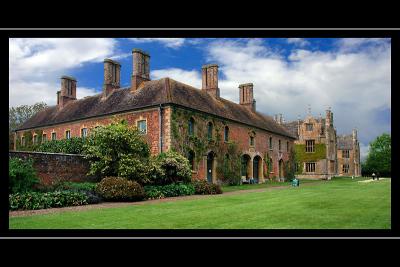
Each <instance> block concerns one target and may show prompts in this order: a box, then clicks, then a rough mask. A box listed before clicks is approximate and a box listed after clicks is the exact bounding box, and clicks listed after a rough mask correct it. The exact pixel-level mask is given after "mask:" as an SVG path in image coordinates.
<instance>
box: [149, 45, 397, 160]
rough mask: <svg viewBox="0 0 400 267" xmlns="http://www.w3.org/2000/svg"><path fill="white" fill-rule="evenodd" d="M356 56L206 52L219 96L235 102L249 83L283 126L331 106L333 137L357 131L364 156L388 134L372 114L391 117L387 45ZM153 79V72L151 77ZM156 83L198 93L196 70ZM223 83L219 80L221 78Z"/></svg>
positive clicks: (174, 72) (238, 49) (217, 48)
mask: <svg viewBox="0 0 400 267" xmlns="http://www.w3.org/2000/svg"><path fill="white" fill-rule="evenodd" d="M377 43H379V42H374V43H373V47H374V49H371V47H365V49H364V48H363V49H361V50H359V51H357V52H354V51H353V52H349V51H347V52H344V51H342V50H338V51H310V50H305V49H300V50H293V51H292V53H291V54H290V55H289V57H288V59H285V58H284V57H283V56H282V55H280V54H279V53H276V52H273V51H271V50H270V49H269V48H268V47H265V46H264V45H263V44H262V42H261V41H259V40H257V39H256V40H254V39H252V40H249V41H247V42H243V41H240V42H238V41H231V40H223V41H221V40H218V41H215V42H212V43H210V44H209V46H208V47H207V49H206V51H207V60H208V61H209V62H213V63H218V64H219V66H220V68H219V69H220V72H221V73H222V75H220V80H219V87H220V90H221V96H222V97H224V98H227V99H230V100H232V101H235V102H238V100H239V89H238V85H239V84H241V83H247V82H252V83H253V84H254V95H255V99H256V101H257V109H258V110H259V111H261V112H263V113H266V114H269V115H273V114H276V113H283V114H284V116H285V118H286V120H295V119H296V118H297V116H298V115H301V116H305V115H306V112H307V105H308V104H311V107H312V113H313V114H314V115H316V116H318V114H319V113H321V114H323V116H324V114H325V110H326V109H327V108H328V107H329V106H330V107H331V108H332V111H333V113H334V122H335V126H336V128H337V131H338V134H344V133H351V130H352V129H353V128H356V127H357V128H358V131H359V138H360V142H361V143H362V147H363V151H362V152H363V153H364V152H365V151H366V149H365V146H366V145H365V144H368V143H369V142H370V141H371V140H372V139H374V138H375V137H376V136H377V135H379V134H381V133H382V132H388V131H389V132H390V119H389V120H387V121H382V120H380V119H377V118H376V114H377V113H379V112H382V110H385V109H386V110H388V111H389V112H390V108H391V107H390V98H391V95H390V88H391V87H390V86H391V52H390V44H389V45H387V43H386V42H384V43H381V46H377ZM154 74H155V73H154V72H153V75H154ZM155 76H156V77H157V78H161V77H165V76H170V77H172V78H174V79H176V80H179V81H182V82H186V83H188V84H190V85H193V86H196V87H198V88H200V87H201V76H200V67H199V70H192V71H185V70H181V69H166V70H158V71H157V72H156V75H155ZM222 77H223V78H222Z"/></svg>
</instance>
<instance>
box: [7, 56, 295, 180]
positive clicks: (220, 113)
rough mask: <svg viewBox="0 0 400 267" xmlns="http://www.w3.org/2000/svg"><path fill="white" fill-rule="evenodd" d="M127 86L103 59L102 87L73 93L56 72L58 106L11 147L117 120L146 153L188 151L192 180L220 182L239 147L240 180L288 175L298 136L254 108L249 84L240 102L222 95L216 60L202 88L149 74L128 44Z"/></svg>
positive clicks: (33, 121) (146, 59) (81, 133)
mask: <svg viewBox="0 0 400 267" xmlns="http://www.w3.org/2000/svg"><path fill="white" fill-rule="evenodd" d="M132 58H133V71H132V76H131V85H130V86H129V87H126V88H120V73H121V72H120V70H121V65H120V64H119V63H118V62H116V61H113V60H110V59H105V60H104V84H103V90H102V92H101V93H99V94H97V95H93V96H88V97H85V98H83V99H77V98H76V90H77V89H76V88H77V80H76V79H74V78H73V77H69V76H62V77H61V90H60V91H58V92H57V105H55V106H51V107H48V108H46V109H45V110H43V111H41V112H39V113H37V114H36V115H34V116H33V117H32V118H30V119H29V120H28V121H26V122H25V123H24V124H23V125H21V126H20V127H19V128H18V129H17V130H16V132H15V135H14V149H15V150H16V149H18V150H23V148H24V146H25V145H26V144H27V142H31V143H33V144H38V143H41V142H46V141H47V140H57V139H63V138H71V137H85V136H87V135H88V134H90V131H91V130H92V129H93V128H95V127H96V126H99V125H106V124H109V123H111V122H112V121H114V120H115V119H118V120H122V119H124V120H125V121H127V122H128V124H130V125H135V126H137V128H138V129H139V131H140V132H141V133H142V134H143V136H144V138H145V140H146V141H147V142H148V144H149V146H150V149H151V153H152V154H153V155H154V154H158V153H161V152H165V151H168V150H170V149H174V150H176V151H178V152H181V153H182V154H183V155H185V156H187V158H188V159H189V161H190V163H191V166H192V177H193V179H206V180H208V181H209V182H214V183H215V182H217V181H218V180H219V179H221V178H222V176H223V173H224V172H223V168H222V166H223V165H224V164H225V163H226V162H229V160H231V158H233V155H234V154H237V158H240V166H241V168H240V169H241V175H242V180H249V179H250V178H254V180H255V181H256V182H263V181H264V179H266V178H279V177H284V176H285V167H286V166H287V164H288V161H289V154H290V153H289V152H290V151H291V149H292V148H293V145H294V141H295V139H296V137H297V135H293V134H292V132H290V131H289V130H287V128H286V127H284V126H283V125H281V124H279V123H277V122H276V121H275V120H274V119H273V118H272V117H270V116H267V115H264V114H261V113H259V112H257V111H256V105H255V103H256V101H255V99H254V97H253V84H252V83H247V84H241V85H239V86H238V87H239V89H238V94H239V96H240V101H239V103H238V104H237V103H234V102H231V101H229V100H226V99H224V98H222V97H220V89H219V88H218V66H217V65H215V64H210V65H205V66H203V67H202V88H201V89H198V88H195V87H192V86H190V85H187V84H185V83H182V82H179V81H175V80H173V79H171V78H168V77H166V78H162V79H159V80H151V79H150V56H149V55H148V54H147V53H145V52H143V51H142V50H139V49H133V51H132Z"/></svg>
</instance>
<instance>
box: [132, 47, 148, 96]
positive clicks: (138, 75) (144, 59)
mask: <svg viewBox="0 0 400 267" xmlns="http://www.w3.org/2000/svg"><path fill="white" fill-rule="evenodd" d="M132 58H133V73H132V79H131V91H132V92H134V91H136V90H137V89H138V88H139V87H140V85H141V84H142V82H146V81H150V55H149V54H147V53H146V52H144V51H142V50H140V49H133V50H132Z"/></svg>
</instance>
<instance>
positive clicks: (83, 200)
mask: <svg viewBox="0 0 400 267" xmlns="http://www.w3.org/2000/svg"><path fill="white" fill-rule="evenodd" d="M8 200H9V209H10V210H37V209H47V208H60V207H67V206H79V205H86V204H88V202H87V196H86V195H85V194H84V193H80V192H70V191H55V192H47V193H40V192H28V193H16V194H10V195H8Z"/></svg>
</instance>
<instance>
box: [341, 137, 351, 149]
mask: <svg viewBox="0 0 400 267" xmlns="http://www.w3.org/2000/svg"><path fill="white" fill-rule="evenodd" d="M337 149H340V150H352V149H353V136H352V135H338V137H337Z"/></svg>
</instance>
